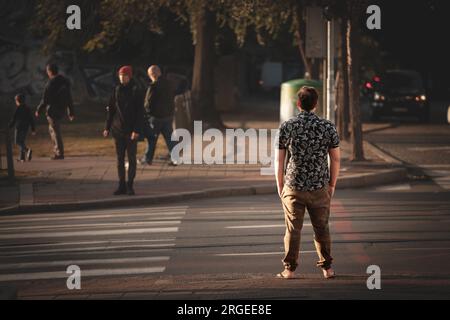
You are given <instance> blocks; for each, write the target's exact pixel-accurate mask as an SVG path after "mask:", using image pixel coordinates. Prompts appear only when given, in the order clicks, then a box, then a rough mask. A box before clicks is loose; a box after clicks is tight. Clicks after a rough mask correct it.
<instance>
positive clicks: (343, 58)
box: [337, 19, 350, 141]
mask: <svg viewBox="0 0 450 320" xmlns="http://www.w3.org/2000/svg"><path fill="white" fill-rule="evenodd" d="M346 22H347V20H345V19H342V22H341V24H340V28H341V30H340V31H341V32H340V46H339V51H340V52H339V64H338V72H339V81H338V100H337V102H338V112H337V118H338V131H339V136H340V138H341V139H342V140H344V141H349V139H350V131H349V118H350V114H349V105H348V101H349V97H348V94H349V90H348V88H349V87H348V73H347V69H348V66H347V38H346V31H347V24H346Z"/></svg>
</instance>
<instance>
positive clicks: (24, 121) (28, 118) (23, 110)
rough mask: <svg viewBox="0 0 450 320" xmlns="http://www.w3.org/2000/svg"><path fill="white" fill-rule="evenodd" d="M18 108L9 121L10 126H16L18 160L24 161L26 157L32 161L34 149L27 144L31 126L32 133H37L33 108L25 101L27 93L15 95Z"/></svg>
mask: <svg viewBox="0 0 450 320" xmlns="http://www.w3.org/2000/svg"><path fill="white" fill-rule="evenodd" d="M15 101H16V110H15V111H14V115H13V117H12V119H11V122H10V123H9V128H10V129H12V128H15V144H16V145H17V146H18V147H19V150H20V155H19V159H18V161H20V162H24V161H25V159H26V160H28V161H31V158H32V150H31V149H30V148H28V147H27V146H26V144H25V140H26V138H27V134H28V130H29V129H30V127H31V131H32V134H33V135H35V134H36V130H35V125H34V119H33V114H32V112H31V109H30V108H29V107H28V106H27V105H26V103H25V95H23V94H18V95H16V96H15Z"/></svg>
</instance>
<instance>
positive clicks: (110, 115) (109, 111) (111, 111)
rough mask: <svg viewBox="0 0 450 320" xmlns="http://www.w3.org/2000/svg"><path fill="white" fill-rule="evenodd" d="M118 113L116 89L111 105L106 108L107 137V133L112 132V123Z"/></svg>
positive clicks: (110, 100)
mask: <svg viewBox="0 0 450 320" xmlns="http://www.w3.org/2000/svg"><path fill="white" fill-rule="evenodd" d="M115 113H116V99H115V89H114V90H113V93H112V95H111V98H110V99H109V105H108V106H107V107H106V122H105V135H106V131H107V132H108V134H109V131H110V130H111V125H112V121H113V119H114V115H115Z"/></svg>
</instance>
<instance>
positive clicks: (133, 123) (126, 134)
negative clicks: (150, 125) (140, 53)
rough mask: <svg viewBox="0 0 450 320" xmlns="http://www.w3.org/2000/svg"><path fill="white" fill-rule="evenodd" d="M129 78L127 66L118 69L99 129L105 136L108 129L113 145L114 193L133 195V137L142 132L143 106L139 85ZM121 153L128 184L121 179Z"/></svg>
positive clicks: (134, 174) (134, 163) (129, 68)
mask: <svg viewBox="0 0 450 320" xmlns="http://www.w3.org/2000/svg"><path fill="white" fill-rule="evenodd" d="M132 77H133V69H132V68H131V66H124V67H122V68H120V70H119V81H120V84H119V85H118V86H116V87H115V88H114V91H113V93H112V95H111V99H110V102H109V106H108V107H107V110H108V113H107V119H106V125H105V130H104V132H103V135H104V137H105V138H106V137H108V135H109V133H110V132H112V135H113V137H114V141H115V145H116V154H117V171H118V174H119V187H118V189H117V190H116V191H115V192H114V195H122V194H128V195H134V194H135V192H134V188H133V183H134V178H135V176H136V153H137V140H138V138H139V134H140V132H141V131H142V126H143V119H144V106H143V98H142V96H141V94H140V92H139V88H138V86H137V84H136V83H135V81H134V80H133V79H132ZM125 153H126V154H127V156H128V163H129V166H128V183H126V179H125Z"/></svg>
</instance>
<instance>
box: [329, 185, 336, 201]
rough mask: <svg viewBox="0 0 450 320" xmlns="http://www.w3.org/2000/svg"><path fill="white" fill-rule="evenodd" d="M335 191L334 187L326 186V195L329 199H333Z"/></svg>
mask: <svg viewBox="0 0 450 320" xmlns="http://www.w3.org/2000/svg"><path fill="white" fill-rule="evenodd" d="M335 189H336V186H328V194H329V195H330V198H333V196H334V190H335Z"/></svg>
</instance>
